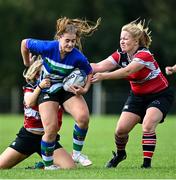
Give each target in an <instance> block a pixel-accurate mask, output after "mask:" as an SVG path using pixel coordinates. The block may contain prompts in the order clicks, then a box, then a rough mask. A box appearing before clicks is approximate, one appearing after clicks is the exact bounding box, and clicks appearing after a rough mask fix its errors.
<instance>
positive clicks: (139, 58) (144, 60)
mask: <svg viewBox="0 0 176 180" xmlns="http://www.w3.org/2000/svg"><path fill="white" fill-rule="evenodd" d="M133 61H136V62H138V63H140V64H144V65H148V63H151V62H152V61H153V56H152V54H151V53H150V52H148V51H141V52H138V53H136V54H135V56H134V58H133Z"/></svg>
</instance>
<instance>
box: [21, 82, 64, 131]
mask: <svg viewBox="0 0 176 180" xmlns="http://www.w3.org/2000/svg"><path fill="white" fill-rule="evenodd" d="M35 88H36V85H32V84H27V85H26V86H24V87H23V93H24V95H26V94H27V93H33V91H34V89H35ZM23 106H24V128H26V129H27V130H35V131H40V132H43V131H44V129H43V125H42V121H41V118H40V114H39V111H38V106H37V105H35V106H32V107H27V106H26V105H25V102H23ZM62 114H63V109H62V108H60V109H59V111H58V125H59V129H60V127H61V125H62Z"/></svg>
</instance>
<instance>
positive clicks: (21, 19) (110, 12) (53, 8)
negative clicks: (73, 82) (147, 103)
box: [0, 0, 176, 96]
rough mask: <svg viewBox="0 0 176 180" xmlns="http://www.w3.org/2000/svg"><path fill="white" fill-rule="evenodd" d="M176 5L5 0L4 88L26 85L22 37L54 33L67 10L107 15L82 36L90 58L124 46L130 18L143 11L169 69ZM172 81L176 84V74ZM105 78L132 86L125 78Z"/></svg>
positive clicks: (0, 15)
mask: <svg viewBox="0 0 176 180" xmlns="http://www.w3.org/2000/svg"><path fill="white" fill-rule="evenodd" d="M175 6H176V1H175V0H167V1H166V0H85V1H83V0H16V1H15V0H0V25H1V33H0V39H1V43H0V55H1V61H0V83H1V87H4V89H5V90H4V91H6V89H10V88H11V87H13V86H16V87H19V88H21V87H22V85H23V84H24V79H23V77H22V72H23V69H24V65H23V62H22V58H21V53H20V43H21V40H22V39H24V38H30V37H32V38H37V39H53V37H54V34H55V25H56V20H57V19H58V18H59V17H61V16H62V17H63V16H67V17H70V18H83V19H88V20H91V21H96V20H97V19H98V18H99V17H101V18H102V22H101V26H100V27H99V30H98V31H97V32H96V33H95V34H94V35H93V36H92V37H89V38H86V39H82V44H83V52H84V54H85V55H86V56H87V57H88V58H89V60H90V62H98V61H100V60H102V59H104V58H106V57H107V56H109V55H110V54H111V53H113V52H114V51H115V50H116V49H117V48H118V47H119V34H120V30H121V27H122V26H123V25H124V24H126V23H129V22H130V21H133V20H135V19H137V18H139V17H140V18H141V19H145V20H146V22H149V21H150V23H149V27H150V30H151V31H152V40H153V42H152V45H151V48H150V49H151V51H152V52H153V53H154V55H155V58H156V60H157V61H158V63H159V64H160V67H161V69H162V71H163V72H164V68H165V66H167V65H173V64H175V57H176V51H175V49H176V32H175V31H176V30H175V26H176V25H175V24H176V16H175ZM169 81H170V82H171V84H174V83H175V82H174V81H175V79H174V76H171V77H169ZM103 84H104V86H105V87H109V85H112V84H113V86H115V85H116V84H118V86H119V84H120V86H123V87H128V83H126V82H124V81H123V80H119V81H108V82H103ZM4 93H5V92H2V90H1V94H4ZM1 96H2V95H1Z"/></svg>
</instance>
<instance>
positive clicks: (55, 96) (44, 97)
mask: <svg viewBox="0 0 176 180" xmlns="http://www.w3.org/2000/svg"><path fill="white" fill-rule="evenodd" d="M73 96H75V94H73V93H71V92H68V91H65V90H64V89H63V88H62V89H60V90H59V91H58V92H56V93H52V94H49V93H45V92H42V93H40V95H39V97H38V105H39V104H41V103H43V102H47V101H55V102H58V103H59V104H60V105H62V104H63V103H64V102H65V101H66V100H68V99H70V98H71V97H73Z"/></svg>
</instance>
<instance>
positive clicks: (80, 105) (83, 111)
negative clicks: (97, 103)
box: [63, 96, 89, 120]
mask: <svg viewBox="0 0 176 180" xmlns="http://www.w3.org/2000/svg"><path fill="white" fill-rule="evenodd" d="M63 106H64V109H65V110H66V112H68V113H69V114H71V115H72V116H73V117H74V119H75V120H77V119H79V118H80V117H83V118H85V119H88V118H89V109H88V106H87V103H86V101H85V100H84V98H83V96H73V97H71V98H70V99H68V100H67V101H65V102H64V104H63Z"/></svg>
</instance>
